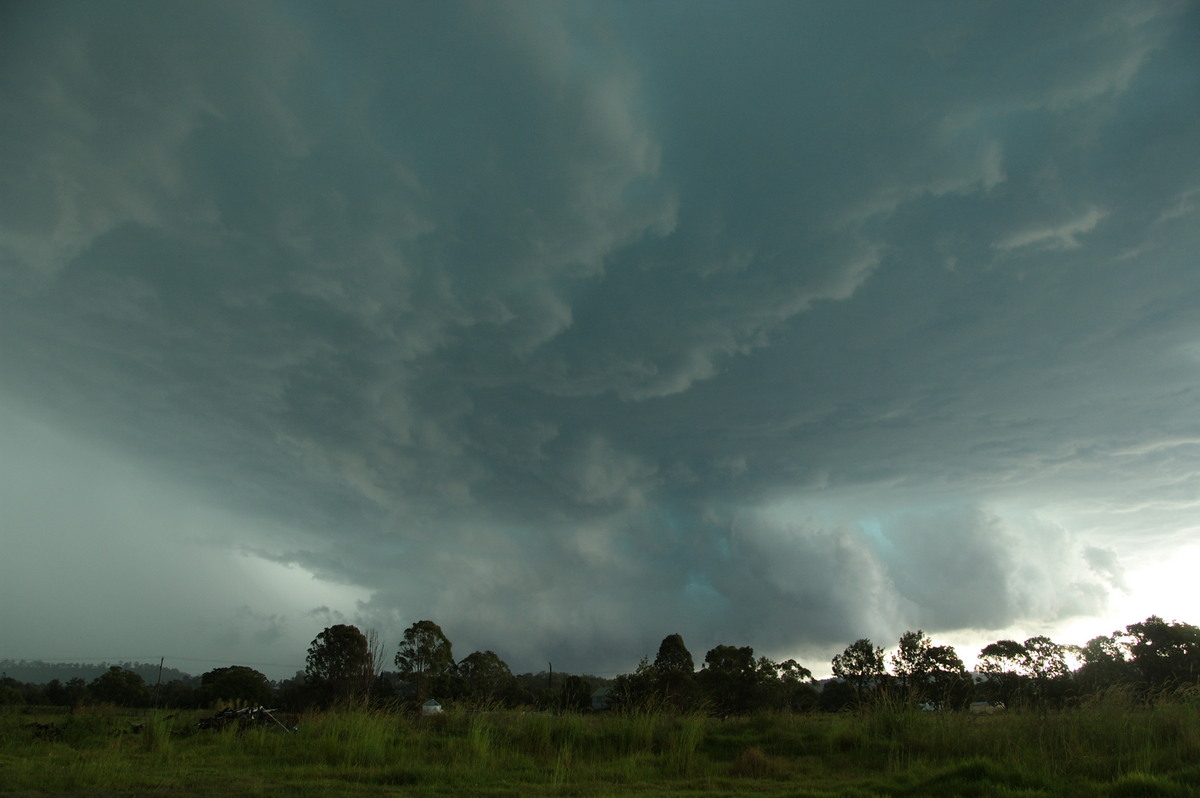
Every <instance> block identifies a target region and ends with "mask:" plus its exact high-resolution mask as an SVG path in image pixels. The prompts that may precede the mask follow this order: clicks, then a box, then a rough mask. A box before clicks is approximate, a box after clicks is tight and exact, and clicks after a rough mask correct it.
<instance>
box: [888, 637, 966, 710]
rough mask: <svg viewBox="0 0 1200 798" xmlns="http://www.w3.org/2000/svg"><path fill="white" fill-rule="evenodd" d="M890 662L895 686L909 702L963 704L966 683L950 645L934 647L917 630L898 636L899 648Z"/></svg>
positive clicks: (962, 667) (961, 667) (961, 668)
mask: <svg viewBox="0 0 1200 798" xmlns="http://www.w3.org/2000/svg"><path fill="white" fill-rule="evenodd" d="M891 660H892V672H893V673H894V674H895V677H896V683H897V685H899V686H900V687H901V688H902V689H903V690H904V692H905V696H906V698H907V700H908V701H909V703H912V704H916V703H921V702H926V701H929V702H932V703H934V704H937V705H945V704H947V703H949V704H952V705H959V704H961V703H963V699H964V698H965V697H966V695H967V690H968V689H969V684H968V682H969V680H968V679H967V669H966V667H965V666H964V665H963V662H962V660H961V659H959V656H958V654H957V652H955V650H954V647H953V646H935V645H934V644H933V641H932V640H931V639H930V638H929V636H928V635H927V634H925V632H923V631H921V630H920V629H918V630H916V631H915V632H913V631H908V632H905V633H904V634H902V635H901V636H900V645H899V648H898V649H897V650H896V653H894V654H893V655H892V657H891Z"/></svg>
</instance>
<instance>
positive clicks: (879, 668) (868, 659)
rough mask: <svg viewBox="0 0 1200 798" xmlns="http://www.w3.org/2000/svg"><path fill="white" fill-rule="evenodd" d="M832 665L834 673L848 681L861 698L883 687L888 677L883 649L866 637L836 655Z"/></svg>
mask: <svg viewBox="0 0 1200 798" xmlns="http://www.w3.org/2000/svg"><path fill="white" fill-rule="evenodd" d="M832 665H833V675H834V676H836V677H837V678H839V679H843V680H845V681H846V682H848V683H849V684H850V686H851V687H853V688H854V693H855V695H856V696H857V697H858V698H859V700H862V699H863V698H864V697H865V696H866V695H867V692H868V691H875V690H878V689H879V688H881V687H882V686H883V685H884V681H885V679H886V678H887V671H886V670H885V669H884V664H883V649H882V648H880V647H878V646H876V645H874V644H872V643H871V641H870V640H868V639H867V638H865V637H863V638H859V639H858V640H855V641H854V642H853V643H851V644H850V645H848V646H846V648H845V650H844V651H842V653H841V654H838V655H836V656H834V658H833V661H832Z"/></svg>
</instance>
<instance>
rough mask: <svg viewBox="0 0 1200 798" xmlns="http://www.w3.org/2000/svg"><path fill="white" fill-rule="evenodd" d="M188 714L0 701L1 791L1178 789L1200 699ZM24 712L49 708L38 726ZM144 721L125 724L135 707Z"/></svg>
mask: <svg viewBox="0 0 1200 798" xmlns="http://www.w3.org/2000/svg"><path fill="white" fill-rule="evenodd" d="M198 717H199V715H197V714H195V713H192V714H187V713H183V714H179V715H175V716H168V715H165V714H163V713H147V712H140V713H129V714H124V713H121V712H117V711H115V710H112V709H93V710H90V711H88V712H85V713H81V714H75V715H68V714H62V713H59V714H50V710H46V712H45V713H40V712H38V711H37V710H33V711H29V710H25V711H21V712H17V711H8V712H6V713H4V714H0V793H2V794H5V795H21V796H35V795H62V794H81V795H82V794H88V795H101V796H103V795H163V796H166V795H172V796H177V795H184V796H188V795H194V796H205V795H213V796H218V795H219V796H228V795H261V796H275V795H279V796H283V795H287V796H308V795H312V796H316V795H322V796H324V795H335V796H336V795H359V794H372V795H406V796H407V795H417V796H422V795H425V796H442V795H445V796H450V795H464V794H470V795H484V796H526V795H553V796H560V795H572V796H622V795H666V794H670V795H697V796H698V795H704V796H733V795H764V796H770V795H780V796H782V795H788V796H814V797H815V796H843V797H850V796H885V795H886V796H1023V797H1026V798H1032V797H1033V796H1046V797H1047V798H1049V796H1186V795H1195V794H1200V764H1197V763H1200V700H1197V696H1196V695H1195V694H1194V693H1191V694H1188V693H1183V694H1179V695H1177V696H1174V697H1172V698H1171V699H1170V700H1160V701H1158V702H1157V703H1155V704H1154V705H1145V704H1141V703H1138V702H1137V701H1134V700H1131V699H1130V698H1129V696H1125V695H1120V694H1116V695H1110V696H1106V697H1103V698H1101V699H1097V700H1094V701H1091V702H1089V703H1087V704H1085V705H1083V706H1080V707H1077V708H1073V709H1069V710H1062V711H1058V712H1048V713H1020V712H1010V713H1008V714H1002V715H995V716H990V717H978V716H975V717H973V716H970V715H967V714H962V713H920V712H913V711H910V710H908V709H906V708H904V707H901V706H889V707H878V708H875V709H873V710H869V711H862V712H858V713H847V714H840V715H823V714H812V715H791V714H764V715H757V716H753V717H747V718H733V719H729V720H718V719H711V718H706V717H701V716H694V715H683V716H678V715H669V714H655V713H633V714H627V715H619V714H610V715H597V716H592V715H546V714H522V713H516V712H493V713H465V712H448V713H446V714H444V715H442V716H438V717H432V718H419V717H412V716H407V715H399V714H391V713H381V712H346V713H325V714H313V715H309V716H306V717H304V718H303V719H302V720H301V722H300V724H299V726H298V729H297V731H296V733H294V734H288V733H286V732H285V731H283V730H281V729H279V728H277V727H263V728H251V729H246V730H242V731H239V730H238V729H236V728H227V729H224V730H221V731H202V730H198V729H196V728H195V722H196V720H197V719H198ZM34 724H43V725H42V726H36V725H34ZM135 724H138V725H140V726H141V728H140V730H139V731H138V732H136V733H135V732H134V725H135Z"/></svg>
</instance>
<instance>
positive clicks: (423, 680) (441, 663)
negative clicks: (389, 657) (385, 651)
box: [396, 621, 454, 703]
mask: <svg viewBox="0 0 1200 798" xmlns="http://www.w3.org/2000/svg"><path fill="white" fill-rule="evenodd" d="M453 666H454V653H453V650H452V649H451V646H450V641H449V640H448V639H447V638H446V635H445V634H443V633H442V628H441V627H440V626H438V625H437V624H436V623H434V622H433V621H417V622H416V623H414V624H413V625H412V626H410V627H408V629H406V630H405V632H404V639H403V640H402V641H401V642H400V648H399V650H398V651H397V652H396V668H397V669H398V670H399V672H400V675H401V676H403V677H404V678H405V679H406V680H409V681H412V682H413V683H414V684H415V686H416V690H417V702H418V703H421V702H423V701H424V700H425V696H426V693H427V691H428V689H429V687H430V686H431V684H432V683H433V682H434V680H436V679H437V678H438V677H440V676H443V675H444V674H446V673H447V672H448V671H450V669H451V668H452V667H453Z"/></svg>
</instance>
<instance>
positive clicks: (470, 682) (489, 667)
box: [455, 651, 516, 704]
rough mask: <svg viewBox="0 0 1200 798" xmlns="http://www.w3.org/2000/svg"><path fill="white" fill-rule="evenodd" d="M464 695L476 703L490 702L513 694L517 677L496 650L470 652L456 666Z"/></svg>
mask: <svg viewBox="0 0 1200 798" xmlns="http://www.w3.org/2000/svg"><path fill="white" fill-rule="evenodd" d="M455 672H456V675H457V676H458V679H459V681H460V683H461V685H462V688H461V689H462V695H463V696H464V697H466V698H467V699H468V700H470V701H472V702H474V703H476V704H488V703H492V702H495V701H499V700H502V699H506V698H509V697H511V696H512V694H513V692H514V690H515V688H516V678H515V677H514V676H513V674H512V671H511V670H509V667H508V665H507V664H506V663H505V662H504V660H502V659H500V657H499V656H498V655H497V654H496V652H494V651H475V652H472V653H471V654H468V655H467V656H466V657H464V658H463V659H462V661H461V662H459V663H458V665H457V667H456V668H455Z"/></svg>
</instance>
